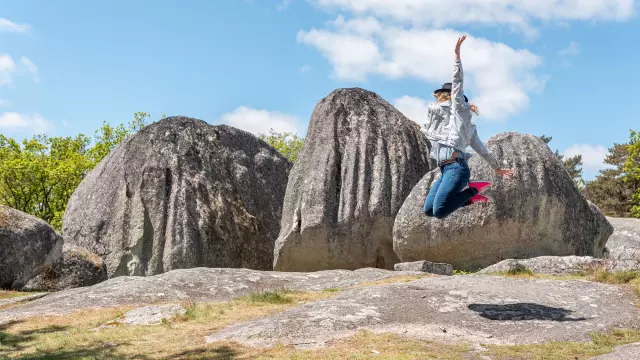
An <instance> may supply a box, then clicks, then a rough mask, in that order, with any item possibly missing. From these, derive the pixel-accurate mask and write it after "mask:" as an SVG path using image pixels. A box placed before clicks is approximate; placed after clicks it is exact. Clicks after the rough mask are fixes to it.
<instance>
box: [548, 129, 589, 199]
mask: <svg viewBox="0 0 640 360" xmlns="http://www.w3.org/2000/svg"><path fill="white" fill-rule="evenodd" d="M540 139H541V140H542V141H544V142H545V144H547V145H548V144H549V142H551V140H552V139H553V138H552V137H551V136H545V135H541V136H540ZM555 154H556V156H557V157H558V160H560V161H562V165H564V168H565V169H566V170H567V172H568V173H569V176H570V177H571V179H572V180H573V182H574V183H575V184H576V186H578V188H580V189H582V188H584V184H585V182H584V180H583V179H582V155H580V154H578V155H575V156H572V157H570V158H567V159H565V158H564V155H562V154H560V151H558V150H556V153H555Z"/></svg>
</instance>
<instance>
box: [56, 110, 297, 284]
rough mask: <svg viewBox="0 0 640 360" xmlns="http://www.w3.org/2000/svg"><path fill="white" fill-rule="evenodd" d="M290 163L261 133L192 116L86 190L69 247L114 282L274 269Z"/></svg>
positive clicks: (73, 204) (148, 136)
mask: <svg viewBox="0 0 640 360" xmlns="http://www.w3.org/2000/svg"><path fill="white" fill-rule="evenodd" d="M290 167H291V163H290V162H289V161H288V160H287V159H286V158H284V157H283V156H282V155H281V154H279V153H278V152H277V151H276V150H275V149H273V148H272V147H271V146H269V145H268V144H267V143H265V142H264V141H262V140H260V139H258V138H257V137H255V136H253V135H252V134H250V133H248V132H245V131H242V130H238V129H235V128H233V127H229V126H224V125H222V126H211V125H209V124H207V123H205V122H204V121H201V120H197V119H191V118H186V117H172V118H166V119H163V120H162V121H160V122H157V123H154V124H152V125H149V126H147V127H145V128H144V129H143V130H142V131H140V132H139V133H138V134H136V135H135V136H133V137H131V138H129V139H128V140H126V141H124V142H123V143H122V144H120V145H119V146H118V147H117V148H116V149H114V150H113V151H112V152H111V154H109V155H108V156H107V157H106V158H105V159H104V160H103V161H102V162H101V163H100V164H99V165H98V166H97V167H96V168H95V169H94V170H93V171H91V173H90V174H89V175H88V176H87V177H86V178H85V179H84V180H83V181H82V183H81V184H80V186H79V187H78V188H77V189H76V191H75V192H74V193H73V196H72V197H71V200H70V201H69V204H68V206H67V211H66V212H65V216H64V219H63V234H64V236H65V240H66V241H67V242H68V243H70V244H74V245H77V246H81V247H84V248H86V249H88V250H90V251H92V252H94V253H95V254H97V255H98V256H100V257H102V258H103V259H104V260H105V263H106V266H107V273H108V276H109V277H114V276H120V275H153V274H159V273H162V272H165V271H168V270H172V269H179V268H191V267H198V266H205V267H246V268H252V269H270V268H271V267H272V264H273V246H274V245H273V244H274V242H275V239H276V238H277V236H278V230H279V219H280V214H281V209H282V201H283V199H284V193H285V189H286V183H287V176H288V173H289V170H290Z"/></svg>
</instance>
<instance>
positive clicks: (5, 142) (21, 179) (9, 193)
mask: <svg viewBox="0 0 640 360" xmlns="http://www.w3.org/2000/svg"><path fill="white" fill-rule="evenodd" d="M148 117H149V114H147V113H136V114H134V119H133V120H132V121H131V122H130V123H129V124H128V127H125V126H124V125H119V126H117V127H115V128H114V127H111V126H110V125H109V124H107V123H106V122H105V123H104V124H103V126H102V127H101V128H100V130H98V131H97V132H96V136H95V141H94V143H93V144H92V143H91V139H90V138H89V137H87V136H86V135H83V134H80V135H77V136H76V137H48V136H46V135H37V136H34V137H33V138H32V139H25V140H23V141H22V142H18V141H16V140H15V139H12V138H8V137H6V136H4V135H0V204H4V205H7V206H10V207H12V208H14V209H17V210H20V211H24V212H26V213H28V214H31V215H34V216H36V217H39V218H41V219H43V220H44V221H46V222H48V223H49V224H50V225H51V226H52V227H53V228H54V229H56V230H58V231H60V229H61V228H62V217H63V215H64V211H65V209H66V207H67V202H68V201H69V198H70V197H71V195H72V194H73V192H74V191H75V189H76V187H78V185H80V182H81V181H82V179H84V177H85V176H86V175H87V174H88V173H89V171H91V169H93V168H94V167H95V166H96V165H97V164H98V163H99V162H100V161H102V159H103V158H104V157H105V156H107V155H108V154H109V152H110V151H111V150H112V149H113V148H114V147H115V146H116V145H118V144H119V143H120V142H122V141H123V140H124V139H126V138H127V137H128V136H131V135H132V134H135V133H136V132H138V131H140V130H141V129H142V128H143V127H144V126H145V125H146V119H147V118H148Z"/></svg>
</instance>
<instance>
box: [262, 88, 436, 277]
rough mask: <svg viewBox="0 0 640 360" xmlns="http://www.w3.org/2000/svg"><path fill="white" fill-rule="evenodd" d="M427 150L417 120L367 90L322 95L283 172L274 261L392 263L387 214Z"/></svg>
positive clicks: (305, 267) (309, 266) (292, 266)
mask: <svg viewBox="0 0 640 360" xmlns="http://www.w3.org/2000/svg"><path fill="white" fill-rule="evenodd" d="M428 151H429V146H428V142H427V140H426V139H425V137H424V135H423V134H422V133H421V132H420V127H419V126H418V124H416V123H415V122H413V121H411V120H409V119H407V118H406V117H405V116H404V115H402V113H400V111H398V110H397V109H396V108H394V107H393V106H392V105H391V104H389V103H388V102H386V101H385V100H383V99H382V98H381V97H380V96H378V95H377V94H375V93H373V92H370V91H366V90H363V89H359V88H351V89H338V90H335V91H333V92H332V93H331V94H329V95H328V96H327V97H325V98H324V99H322V100H321V101H320V102H319V103H318V104H317V105H316V107H315V109H314V111H313V114H312V115H311V121H310V123H309V129H308V131H307V136H306V139H305V144H304V147H303V149H302V151H301V153H300V155H299V157H298V159H297V161H296V163H295V165H294V166H293V169H292V170H291V174H290V176H289V183H288V186H287V192H286V196H285V200H284V207H283V211H282V221H281V230H280V235H279V237H278V240H277V241H276V244H275V252H274V253H275V258H274V269H275V270H278V271H318V270H329V269H358V268H365V267H378V268H384V269H389V270H392V269H393V265H394V264H395V263H396V262H397V261H398V259H397V257H396V255H395V254H394V252H393V241H392V240H393V239H392V229H393V221H394V218H395V216H396V214H397V212H398V210H399V209H400V206H401V205H402V203H403V201H404V199H405V198H406V196H407V195H409V193H410V192H411V189H413V187H414V185H415V184H416V183H417V182H418V181H419V180H420V178H422V176H423V175H424V174H425V173H426V172H427V171H429V167H430V162H429V160H428Z"/></svg>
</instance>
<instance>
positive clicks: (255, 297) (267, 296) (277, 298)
mask: <svg viewBox="0 0 640 360" xmlns="http://www.w3.org/2000/svg"><path fill="white" fill-rule="evenodd" d="M287 293H288V291H286V290H283V291H268V290H266V291H261V292H256V293H252V294H251V295H249V301H250V302H253V303H268V304H289V303H291V302H293V299H292V298H291V297H290V296H287V295H286V294H287Z"/></svg>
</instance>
